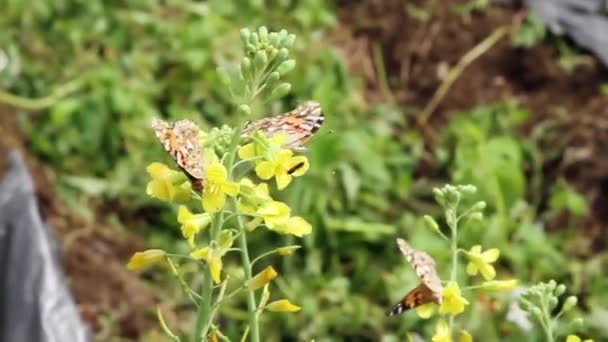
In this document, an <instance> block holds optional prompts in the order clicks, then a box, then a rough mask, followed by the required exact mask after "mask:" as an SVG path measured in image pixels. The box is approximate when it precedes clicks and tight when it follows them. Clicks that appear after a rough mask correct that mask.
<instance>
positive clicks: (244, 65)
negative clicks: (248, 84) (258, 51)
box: [241, 57, 251, 80]
mask: <svg viewBox="0 0 608 342" xmlns="http://www.w3.org/2000/svg"><path fill="white" fill-rule="evenodd" d="M241 77H242V78H243V79H244V80H247V79H249V78H250V77H251V59H249V58H247V57H243V59H242V60H241Z"/></svg>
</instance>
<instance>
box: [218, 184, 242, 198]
mask: <svg viewBox="0 0 608 342" xmlns="http://www.w3.org/2000/svg"><path fill="white" fill-rule="evenodd" d="M221 190H222V191H223V192H225V193H226V194H227V195H228V196H231V197H234V196H236V195H238V193H239V185H238V184H237V183H234V182H225V183H224V184H222V189H221Z"/></svg>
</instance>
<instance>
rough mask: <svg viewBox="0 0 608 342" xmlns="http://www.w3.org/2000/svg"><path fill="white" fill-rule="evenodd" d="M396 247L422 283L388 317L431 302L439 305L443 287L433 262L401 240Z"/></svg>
mask: <svg viewBox="0 0 608 342" xmlns="http://www.w3.org/2000/svg"><path fill="white" fill-rule="evenodd" d="M397 245H398V246H399V249H400V250H401V253H403V255H405V258H406V259H407V261H408V262H409V263H410V264H411V265H412V267H413V268H414V271H415V272H416V274H417V275H418V277H420V280H421V281H422V282H421V283H420V285H418V286H417V287H416V288H414V289H413V290H411V291H410V292H409V293H408V294H407V295H405V297H404V298H403V299H402V300H401V301H400V302H399V303H397V304H396V305H395V306H394V307H393V309H392V310H391V311H390V312H389V313H388V314H389V316H392V315H398V314H400V313H402V312H404V311H406V310H409V309H411V308H415V307H417V306H420V305H423V304H427V303H431V302H435V303H438V304H441V302H442V301H443V297H442V292H443V286H442V285H441V279H439V275H437V271H436V270H435V260H434V259H433V258H432V257H431V256H430V255H428V254H426V253H425V252H418V251H415V250H414V249H413V248H412V247H411V246H410V245H409V244H408V243H407V242H405V240H403V239H397Z"/></svg>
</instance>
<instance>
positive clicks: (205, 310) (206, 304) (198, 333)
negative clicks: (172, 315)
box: [194, 211, 224, 342]
mask: <svg viewBox="0 0 608 342" xmlns="http://www.w3.org/2000/svg"><path fill="white" fill-rule="evenodd" d="M223 223H224V213H223V212H221V211H220V212H218V213H216V214H215V215H214V217H213V224H212V226H211V230H210V232H209V235H210V237H209V238H210V240H209V241H216V240H217V239H218V237H219V235H220V231H221V230H222V224H223ZM212 292H213V278H212V277H211V268H210V267H209V265H207V267H206V268H205V279H204V282H203V290H202V293H201V297H202V299H201V300H200V302H199V305H198V311H197V313H196V325H195V328H194V341H196V342H198V341H201V342H202V341H204V339H205V337H206V336H207V333H208V332H209V328H210V327H211V321H212V317H211V316H212V315H211V314H212V304H211V302H212V300H213V293H212Z"/></svg>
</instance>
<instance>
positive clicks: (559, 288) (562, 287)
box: [555, 284, 566, 296]
mask: <svg viewBox="0 0 608 342" xmlns="http://www.w3.org/2000/svg"><path fill="white" fill-rule="evenodd" d="M564 292H566V285H564V284H559V285H557V287H556V288H555V295H556V296H561V295H563V294H564Z"/></svg>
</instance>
